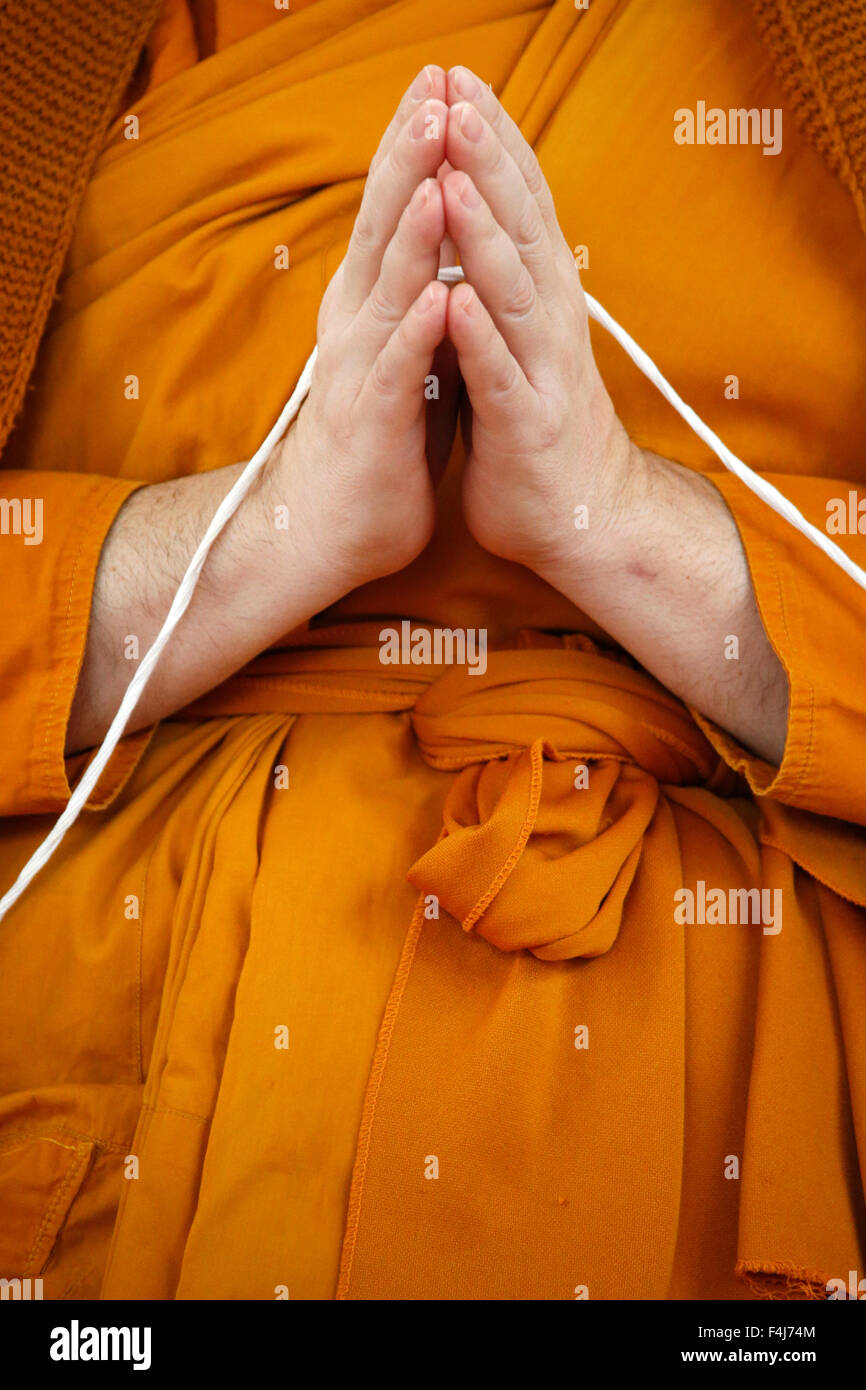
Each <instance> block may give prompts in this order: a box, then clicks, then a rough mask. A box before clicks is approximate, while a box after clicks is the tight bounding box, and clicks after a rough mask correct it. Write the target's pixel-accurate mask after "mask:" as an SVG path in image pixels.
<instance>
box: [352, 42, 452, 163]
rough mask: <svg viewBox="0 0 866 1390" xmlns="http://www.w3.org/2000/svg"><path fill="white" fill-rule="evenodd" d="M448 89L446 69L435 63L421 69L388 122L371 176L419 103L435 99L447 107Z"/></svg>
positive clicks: (374, 158)
mask: <svg viewBox="0 0 866 1390" xmlns="http://www.w3.org/2000/svg"><path fill="white" fill-rule="evenodd" d="M447 89H448V83H447V78H446V76H445V72H444V69H442V68H440V67H437V66H436V65H435V64H433V63H428V64H427V66H426V67H423V68H422V69H421V71H420V72H419V73H418V74H417V76H416V77H415V78H414V79H413V81H412V82H411V83H410V84H409V86H408V87H407V89H406V91H405V92H404V93H403V95H402V97H401V98H400V103H399V105H398V107H397V110H396V111H395V112H394V115H393V116H392V117H391V120H390V121H389V122H388V125H387V127H386V129H385V134H384V135H383V136H382V139H381V140H380V141H379V147H378V149H377V150H376V153H375V154H374V155H373V158H372V159H371V161H370V170H369V172H370V173H371V174H372V173H373V172H374V170H375V169H377V168H378V166H379V164H381V162H382V160H383V159H384V158H385V155H386V154H387V153H388V151H389V150H390V148H391V146H392V145H393V143H394V141H395V140H396V138H397V136H398V135H399V133H400V131H401V130H402V129H403V127H404V126H405V125H406V124H407V123H408V121H409V118H410V117H411V116H414V114H415V112H416V111H417V109H418V105H419V103H420V102H422V101H428V100H429V99H430V98H431V97H434V98H435V99H436V100H437V101H444V102H445V104H446V105H447V97H446V92H447Z"/></svg>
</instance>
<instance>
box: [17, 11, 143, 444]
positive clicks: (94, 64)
mask: <svg viewBox="0 0 866 1390" xmlns="http://www.w3.org/2000/svg"><path fill="white" fill-rule="evenodd" d="M159 6H160V0H0V449H2V447H3V444H4V443H5V441H6V438H7V436H8V434H9V431H10V429H11V428H12V425H13V423H14V421H15V417H16V415H17V414H18V411H19V410H20V408H21V403H22V400H23V397H24V391H25V388H26V386H27V381H28V378H29V376H30V373H31V371H32V369H33V363H34V359H35V357H36V350H37V348H38V346H39V340H40V338H41V337H42V333H43V330H44V328H45V321H46V319H47V317H48V312H49V310H50V308H51V303H52V300H53V298H54V294H55V290H56V288H57V281H58V278H59V276H60V271H61V268H62V266H63V259H64V256H65V254H66V249H67V247H68V245H69V240H70V237H71V235H72V228H73V226H74V224H75V217H76V214H77V212H78V207H79V204H80V202H81V198H82V194H83V193H84V189H85V186H86V184H87V179H88V176H89V174H90V170H91V167H92V165H93V161H94V159H95V158H96V155H97V152H98V150H99V147H100V144H101V141H102V140H103V138H104V135H105V130H106V128H107V126H108V125H109V123H110V121H111V120H112V118H113V117H114V116H115V115H116V113H117V109H118V106H119V103H120V101H121V98H122V96H123V93H124V89H125V86H126V83H127V82H128V80H129V76H130V73H131V72H132V69H133V67H134V66H135V62H136V59H137V57H138V54H139V51H140V49H141V46H142V44H143V42H144V39H145V37H146V35H147V32H148V30H149V29H150V26H151V24H152V23H153V19H154V16H155V14H156V12H157V10H158V9H159Z"/></svg>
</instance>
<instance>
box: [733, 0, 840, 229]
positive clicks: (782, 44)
mask: <svg viewBox="0 0 866 1390" xmlns="http://www.w3.org/2000/svg"><path fill="white" fill-rule="evenodd" d="M752 3H753V7H754V11H755V18H756V20H757V23H758V29H759V30H760V33H761V37H762V38H763V40H764V43H765V44H766V46H767V48H768V49H769V51H770V53H771V54H772V56H773V60H774V62H775V66H776V70H777V72H778V74H779V78H780V80H781V82H782V85H783V87H784V88H785V91H786V92H787V94H788V96H789V97H790V99H791V102H792V103H793V107H794V115H795V117H796V119H797V121H798V123H799V125H800V127H801V129H802V130H803V132H804V134H805V135H806V137H807V138H808V139H809V140H810V141H811V142H812V144H813V145H814V146H815V147H816V148H817V149H818V150H820V152H821V154H822V155H823V156H824V158H825V159H826V160H827V162H828V164H829V165H830V168H831V169H832V170H833V172H834V173H835V174H837V175H838V176H839V178H840V179H841V180H842V182H843V183H844V184H845V186H846V187H847V189H848V191H849V192H850V194H851V196H852V198H853V199H854V204H855V206H856V208H857V215H858V217H859V218H860V225H861V226H862V228H863V230H864V232H866V0H752Z"/></svg>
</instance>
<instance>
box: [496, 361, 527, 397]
mask: <svg viewBox="0 0 866 1390" xmlns="http://www.w3.org/2000/svg"><path fill="white" fill-rule="evenodd" d="M519 383H520V375H519V373H518V370H517V363H516V362H515V361H514V359H513V358H505V359H504V360H503V361H501V362H497V364H496V365H495V366H494V367H493V369H492V377H491V382H490V394H491V396H493V397H494V398H495V399H496V400H498V401H501V402H502V403H506V402H508V401H510V400H512V399H513V398H514V397H515V395H516V394H517V389H518V386H519Z"/></svg>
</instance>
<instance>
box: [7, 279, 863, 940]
mask: <svg viewBox="0 0 866 1390" xmlns="http://www.w3.org/2000/svg"><path fill="white" fill-rule="evenodd" d="M439 279H440V280H442V281H443V282H444V283H445V284H448V285H454V284H457V282H458V281H460V280H462V279H463V271H462V269H461V268H460V266H444V267H443V268H442V270H440V271H439ZM586 306H587V309H588V311H589V314H590V316H591V317H592V318H594V319H595V320H596V321H597V322H598V323H600V324H601V325H602V327H603V328H606V329H607V331H608V333H610V334H612V335H613V337H614V338H616V340H617V342H618V343H619V344H620V346H621V347H622V348H623V349H624V350H625V352H627V353H628V356H629V357H630V358H631V360H632V361H633V362H634V363H635V365H636V366H638V367H639V368H640V370H641V371H642V372H643V374H644V376H647V377H649V379H650V381H651V382H652V383H653V384H654V385H655V386H657V387H658V389H659V390H660V391H661V393H662V395H663V396H664V397H665V399H666V400H668V401H670V403H671V405H672V406H673V408H674V410H676V411H677V413H678V414H679V415H681V416H682V418H683V419H684V420H685V422H686V424H688V425H690V426H691V428H692V429H693V430H694V432H695V434H697V435H698V436H699V437H700V438H701V439H703V441H704V443H705V444H708V445H709V446H710V448H711V449H712V451H713V453H714V454H716V456H717V457H718V458H720V459H721V461H722V463H723V464H724V465H725V467H726V468H728V469H729V470H730V471H731V472H732V473H734V474H735V475H736V476H737V477H738V478H739V479H740V481H741V482H743V483H745V485H746V487H748V488H751V490H752V492H754V493H756V494H757V496H758V497H760V498H761V499H762V500H763V501H764V502H766V503H767V505H768V506H769V507H772V509H773V511H774V512H778V514H779V515H780V516H781V517H783V518H784V519H785V521H788V522H790V524H791V525H792V526H793V527H795V529H796V530H798V531H800V532H801V534H802V535H804V536H806V537H807V539H808V540H810V541H813V542H814V544H815V545H817V546H818V547H819V549H821V550H823V552H824V554H825V555H828V556H829V558H830V559H831V560H832V561H833V562H834V563H835V564H837V565H839V566H840V568H841V569H843V570H844V571H845V573H846V574H847V575H849V576H850V577H851V579H853V580H854V582H855V584H859V585H860V588H861V589H866V571H864V570H862V569H861V568H860V567H859V565H855V563H854V561H853V560H851V559H850V558H849V556H847V555H846V554H845V552H844V550H842V549H840V547H839V546H838V545H836V544H835V543H834V542H833V541H831V540H830V537H829V536H827V535H825V534H824V532H823V531H819V530H818V528H817V526H813V525H812V523H811V522H810V521H807V520H806V518H805V517H804V516H803V515H802V513H801V512H800V511H798V510H797V508H796V507H795V506H794V504H793V503H792V502H789V501H788V499H787V497H785V496H784V495H783V494H782V493H781V492H779V490H778V488H775V487H773V486H772V484H771V483H768V482H767V481H766V479H764V478H762V477H760V475H759V474H757V473H753V472H752V470H751V468H749V467H747V465H746V464H745V463H743V461H742V459H738V458H737V456H736V454H732V453H731V450H730V449H729V448H728V447H727V445H726V444H723V443H722V441H721V440H720V439H719V437H718V435H717V434H714V433H713V431H712V430H711V429H710V428H709V426H708V425H705V424H704V422H703V420H702V419H701V418H700V416H699V415H697V414H695V412H694V410H692V408H691V406H689V405H686V403H685V401H683V400H682V399H681V397H680V396H678V395H677V393H676V391H675V390H674V388H673V387H672V386H671V385H670V383H669V382H668V381H666V380H665V378H664V377H663V376H662V374H661V372H660V371H659V369H658V367H657V366H656V365H655V363H654V362H653V361H652V359H651V358H650V357H648V356H647V354H646V353H645V352H644V350H643V348H641V347H639V346H638V344H637V343H636V342H635V341H634V339H633V338H631V337H629V335H628V333H626V331H625V329H624V328H621V327H620V325H619V324H618V323H617V322H616V320H615V319H612V318H611V316H610V314H609V313H608V312H607V310H606V309H603V308H602V306H601V305H600V304H599V303H598V300H596V299H593V298H592V296H591V295H589V294H587V295H586ZM315 361H316V349H315V348H313V351H312V352H311V354H310V356H309V358H308V360H307V363H306V366H305V367H304V370H303V371H302V372H301V375H300V379H299V380H298V384H297V386H296V387H295V389H294V391H293V392H292V394H291V396H290V397H289V400H288V401H287V402H286V405H285V407H284V408H283V411H282V413H281V415H280V417H279V419H278V420H277V422H276V424H275V425H274V427H273V429H272V430H271V431H270V433H269V435H268V437H267V438H266V439H265V441H264V443H263V444H262V445H261V447H260V448H259V449H257V450H256V452H255V453H254V454H253V456H252V458H251V459H250V460H249V462H248V463H247V465H246V467H245V468H244V471H243V472H242V473H241V476H240V477H239V478H238V480H237V482H236V483H235V485H234V487H233V488H232V489H231V491H230V492H228V493H227V494H226V496H225V497H224V498H223V500H222V502H221V503H220V505H219V506H218V507H217V509H216V511H215V513H214V515H213V519H212V520H211V523H210V525H209V526H208V528H207V530H206V532H205V534H204V536H203V537H202V539H201V542H200V544H199V547H198V549H197V550H196V552H195V554H194V555H193V557H192V559H191V560H190V562H189V566H188V568H187V571H186V574H185V575H184V576H183V579H182V580H181V582H180V585H179V586H178V590H177V593H176V594H175V596H174V599H173V601H172V605H171V608H170V609H169V610H168V615H167V617H166V619H165V622H164V623H163V625H162V627H161V628H160V630H159V633H158V634H157V637H156V640H155V642H154V643H153V646H152V647H150V648H149V650H148V652H147V654H146V655H145V657H144V658H143V660H142V663H141V665H140V666H139V668H138V670H137V671H136V673H135V675H134V676H133V678H132V680H131V681H130V683H129V687H128V689H127V691H126V693H125V695H124V697H123V699H122V701H121V703H120V708H119V709H118V711H117V714H116V715H115V716H114V719H113V720H112V722H111V727H110V728H109V730H108V732H107V733H106V735H105V738H104V739H103V741H102V744H101V746H100V748H99V751H98V752H97V754H96V756H95V757H94V758H93V760H92V762H90V763H88V765H87V768H86V770H85V772H84V773H83V775H82V777H81V780H80V781H79V783H78V785H77V786H76V788H75V790H74V792H73V793H72V795H71V797H70V798H69V801H68V802H67V805H66V807H65V809H64V811H63V812H62V814H61V815H60V817H59V818H58V820H57V822H56V823H55V825H54V827H53V828H52V830H51V831H50V833H49V834H48V835H47V836H46V838H45V839H44V840H43V841H42V843H41V845H39V846H38V848H37V849H36V850H34V852H33V854H32V855H31V856H30V858H29V859H28V860H27V863H26V864H25V865H24V868H23V869H22V870H21V872H20V873H19V875H18V877H17V878H16V880H15V882H14V883H13V885H12V887H11V888H10V889H9V891H8V892H7V893H5V894H4V895H3V897H2V898H0V921H2V920H3V918H4V917H5V916H6V913H7V912H8V911H9V909H10V907H12V905H13V904H14V903H16V902H17V901H18V899H19V898H20V897H21V894H22V893H23V892H24V890H25V889H26V888H27V887H28V885H29V884H30V883H32V881H33V879H34V878H35V877H36V875H37V874H38V873H39V871H40V869H42V868H44V866H45V865H46V864H47V863H48V861H49V859H50V858H51V856H52V855H53V853H54V851H55V850H56V849H57V847H58V845H59V844H60V842H61V840H62V839H63V837H64V835H65V834H66V832H67V830H68V829H69V828H70V826H72V825H74V823H75V821H76V820H77V819H78V817H79V815H80V814H81V811H82V810H83V808H84V805H85V803H86V802H87V800H88V798H89V796H90V794H91V792H92V791H93V789H94V787H95V786H96V784H97V782H98V781H99V778H100V776H101V774H102V772H103V770H104V769H105V767H106V765H107V764H108V762H109V759H110V758H111V755H112V753H113V752H114V750H115V748H116V747H117V745H118V743H119V742H120V740H121V738H122V737H123V731H124V729H125V728H126V726H127V724H128V722H129V719H130V716H131V714H132V711H133V710H134V709H135V707H136V705H137V704H138V701H139V700H140V698H141V695H142V692H143V690H144V688H145V686H146V685H147V682H148V681H149V680H150V677H151V675H152V674H153V670H154V667H155V666H156V663H157V662H158V660H159V658H160V656H161V655H162V653H163V651H164V650H165V647H166V644H167V643H168V641H169V638H170V637H171V635H172V633H173V632H174V630H175V628H176V627H177V625H178V623H179V622H180V620H181V618H182V617H183V615H184V613H185V612H186V610H187V608H188V607H189V602H190V599H191V598H192V595H193V591H194V589H195V586H196V584H197V583H198V578H199V575H200V574H201V571H202V568H203V566H204V562H205V560H206V559H207V557H208V554H209V552H210V548H211V546H212V545H213V543H214V541H215V540H216V538H217V536H219V534H220V533H221V532H222V531H223V530H224V528H225V527H226V525H227V524H228V522H229V520H230V519H231V517H232V516H233V515H234V513H235V512H236V511H237V509H238V507H239V506H240V504H241V502H242V501H243V500H244V498H245V497H246V495H247V493H248V492H249V490H250V487H251V486H252V484H253V482H254V481H255V479H256V477H257V476H258V474H259V473H260V472H261V470H262V468H263V467H264V465H265V463H266V462H267V460H268V458H269V457H270V455H271V453H272V452H273V449H274V446H275V445H276V443H277V442H278V440H279V439H280V438H281V437H282V435H283V434H285V432H286V430H287V429H288V427H289V425H290V424H291V423H292V421H293V420H294V418H295V416H296V415H297V413H298V411H299V410H300V408H301V406H302V405H303V402H304V400H305V398H306V395H307V393H308V391H309V389H310V381H311V379H312V375H313V367H314V365H315Z"/></svg>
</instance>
